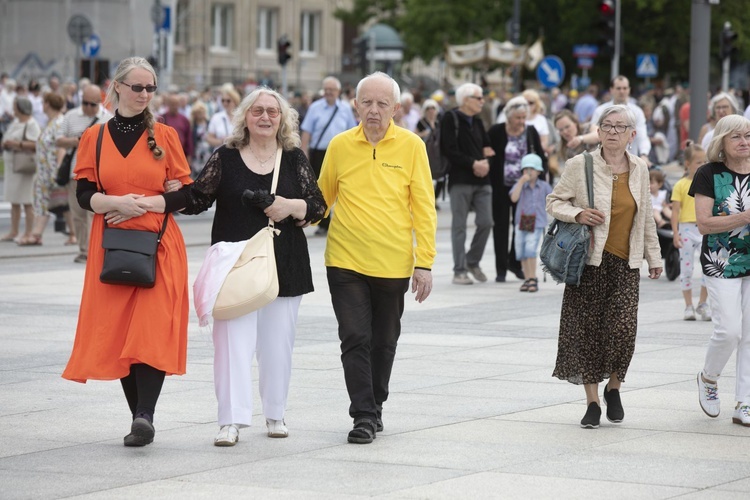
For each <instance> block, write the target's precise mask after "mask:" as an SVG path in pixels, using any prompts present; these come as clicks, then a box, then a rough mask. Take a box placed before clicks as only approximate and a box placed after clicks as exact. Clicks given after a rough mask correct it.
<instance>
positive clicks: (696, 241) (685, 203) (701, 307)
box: [672, 143, 711, 321]
mask: <svg viewBox="0 0 750 500" xmlns="http://www.w3.org/2000/svg"><path fill="white" fill-rule="evenodd" d="M684 155H685V169H686V171H687V173H686V175H685V177H683V178H682V179H680V180H679V181H677V184H675V185H674V188H673V189H672V231H673V232H674V246H675V248H679V249H680V287H681V288H682V295H683V296H684V297H685V315H684V316H683V319H684V320H685V321H695V319H696V316H697V317H698V318H699V319H701V320H703V321H711V309H710V308H709V306H708V303H707V302H706V300H707V298H708V292H707V290H706V284H705V281H704V279H703V278H702V277H701V292H700V297H699V298H698V307H697V308H695V309H694V308H693V281H692V278H693V268H694V267H695V266H694V265H693V264H694V263H695V262H696V260H695V252H696V251H697V252H700V249H701V242H702V241H703V236H701V233H700V232H698V224H696V222H695V199H694V198H693V197H692V196H689V195H688V189H690V185H691V184H692V183H693V176H694V175H695V172H696V170H698V167H700V166H701V165H703V164H704V163H706V152H705V151H704V150H703V148H702V147H700V146H698V145H697V144H692V143H688V145H687V147H686V148H685V153H684ZM698 269H700V263H698Z"/></svg>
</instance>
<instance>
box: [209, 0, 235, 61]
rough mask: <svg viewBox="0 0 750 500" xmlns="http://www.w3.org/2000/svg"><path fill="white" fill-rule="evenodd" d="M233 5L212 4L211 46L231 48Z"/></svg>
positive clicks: (214, 47) (224, 48)
mask: <svg viewBox="0 0 750 500" xmlns="http://www.w3.org/2000/svg"><path fill="white" fill-rule="evenodd" d="M233 22H234V5H229V4H214V6H213V9H212V10H211V48H213V49H221V50H231V49H232V46H233V44H232V39H233V37H234V29H233Z"/></svg>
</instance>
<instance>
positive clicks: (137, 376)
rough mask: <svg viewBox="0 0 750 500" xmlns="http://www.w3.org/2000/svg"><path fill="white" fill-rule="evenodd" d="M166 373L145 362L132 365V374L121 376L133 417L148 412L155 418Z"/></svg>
mask: <svg viewBox="0 0 750 500" xmlns="http://www.w3.org/2000/svg"><path fill="white" fill-rule="evenodd" d="M164 375H165V374H164V372H163V371H161V370H157V369H156V368H154V367H153V366H149V365H146V364H143V363H137V364H132V365H130V374H128V376H127V377H123V378H121V379H120V383H121V384H122V390H123V392H124V393H125V399H127V400H128V406H129V407H130V412H131V413H132V414H133V418H135V416H136V415H138V414H146V415H148V416H150V417H151V420H153V417H154V412H155V411H156V402H157V401H158V400H159V394H161V387H162V385H163V384H164Z"/></svg>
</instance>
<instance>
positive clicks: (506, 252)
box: [487, 96, 548, 283]
mask: <svg viewBox="0 0 750 500" xmlns="http://www.w3.org/2000/svg"><path fill="white" fill-rule="evenodd" d="M503 114H504V115H505V120H504V123H500V124H496V125H493V126H492V127H490V129H489V130H488V131H487V135H488V136H489V139H490V147H491V148H492V149H494V150H495V156H493V157H492V158H490V183H491V184H492V217H493V222H494V226H493V228H492V236H493V240H494V244H495V270H496V271H497V275H496V277H495V281H497V282H501V283H502V282H504V281H505V275H506V273H507V271H510V272H512V273H513V274H515V275H516V277H517V278H518V279H520V280H525V279H526V277H525V276H524V273H523V269H522V268H521V263H520V262H519V261H518V260H517V259H516V251H515V246H516V243H515V231H513V230H512V229H511V228H512V227H514V226H515V224H516V220H515V211H516V204H515V203H513V202H512V201H511V200H510V191H511V189H512V188H513V185H514V184H515V183H516V182H517V181H518V180H519V179H520V178H521V175H522V168H521V159H522V158H523V157H524V156H525V155H527V154H529V153H535V154H537V155H539V157H540V158H542V167H543V169H544V172H545V175H544V176H543V177H545V176H546V173H547V170H548V167H547V157H546V156H545V155H544V151H543V149H542V142H541V138H540V137H539V133H538V132H537V130H536V129H535V128H534V127H533V126H530V125H528V116H529V104H528V102H527V101H526V99H525V98H523V97H521V96H518V97H514V98H513V99H511V100H510V101H508V103H507V104H506V105H505V108H503ZM545 222H546V221H539V222H537V224H542V225H545ZM510 233H513V236H512V237H509V234H510ZM509 239H510V248H509V247H508V240H509Z"/></svg>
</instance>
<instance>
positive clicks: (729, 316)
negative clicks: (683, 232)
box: [688, 114, 750, 427]
mask: <svg viewBox="0 0 750 500" xmlns="http://www.w3.org/2000/svg"><path fill="white" fill-rule="evenodd" d="M707 153H708V154H707V157H708V161H709V163H707V164H705V165H703V166H702V167H700V168H699V169H698V171H697V172H696V173H695V177H694V179H693V184H692V185H691V186H690V190H689V191H688V194H690V195H692V196H695V217H696V221H697V223H698V230H699V231H700V233H701V234H702V235H703V245H702V247H701V252H700V255H701V267H702V268H703V275H704V278H705V280H706V288H707V289H708V297H709V299H710V300H711V308H712V320H713V326H714V331H713V333H712V335H711V339H710V340H709V342H708V350H707V351H706V357H705V361H704V363H703V369H702V370H701V371H700V372H699V373H698V376H697V381H698V400H699V401H700V405H701V408H702V409H703V411H704V412H705V413H706V415H708V416H709V417H718V416H719V412H720V411H721V401H720V400H719V387H718V380H719V377H720V376H721V373H722V372H723V371H724V368H725V367H726V364H727V363H728V362H729V358H730V357H731V356H732V354H734V353H735V351H736V354H735V356H736V359H737V361H736V363H735V375H736V381H735V388H734V391H735V394H734V400H735V401H736V402H737V404H736V405H735V407H734V413H733V415H732V422H733V423H735V424H740V425H742V426H744V427H750V251H748V246H747V240H748V236H747V225H748V214H749V212H748V206H749V205H750V204H748V198H750V193H749V192H748V180H749V179H750V120H748V119H747V118H745V117H743V116H741V115H734V114H732V115H727V116H725V117H724V118H722V119H721V120H719V121H718V122H717V123H716V128H714V130H713V139H711V142H710V144H709V146H708V152H707Z"/></svg>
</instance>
